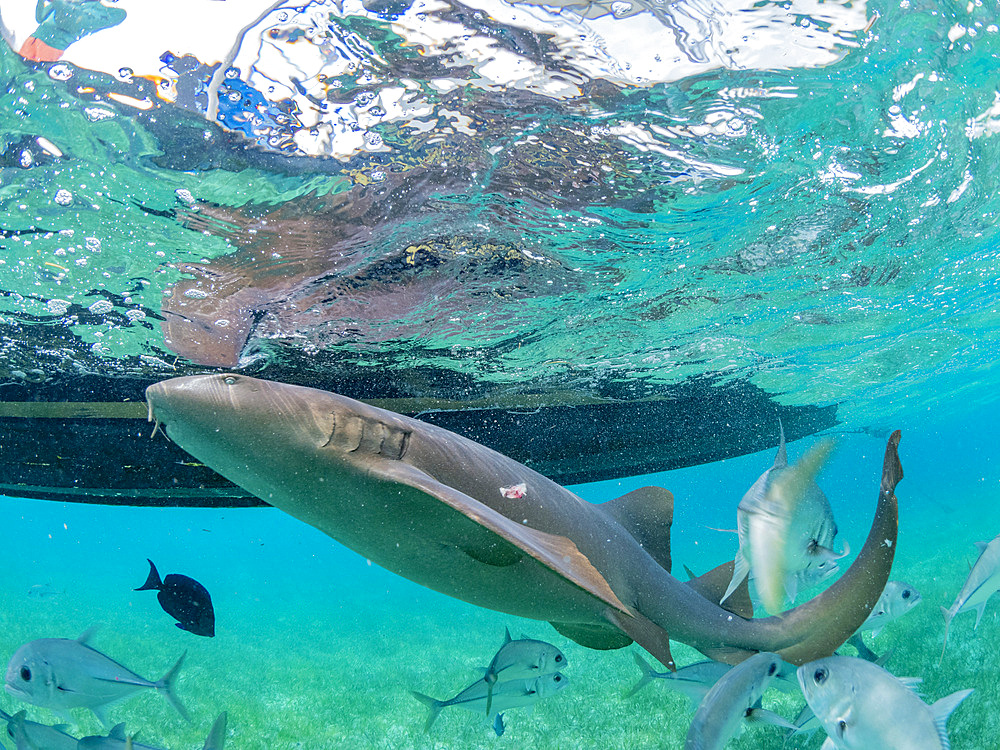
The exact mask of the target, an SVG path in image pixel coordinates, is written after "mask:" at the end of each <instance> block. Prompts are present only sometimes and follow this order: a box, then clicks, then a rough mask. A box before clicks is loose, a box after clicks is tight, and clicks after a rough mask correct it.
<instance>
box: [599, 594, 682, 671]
mask: <svg viewBox="0 0 1000 750" xmlns="http://www.w3.org/2000/svg"><path fill="white" fill-rule="evenodd" d="M604 617H605V619H606V620H607V621H608V622H610V623H611V624H612V625H614V626H615V627H616V628H618V629H619V630H621V631H622V632H623V633H625V634H626V635H628V637H629V638H631V639H632V640H633V641H635V642H636V643H638V644H639V645H640V646H642V647H643V648H644V649H646V650H647V651H648V652H649V653H651V654H652V655H653V656H655V657H656V659H657V660H658V661H659V662H660V663H661V664H662V665H663V666H665V667H666V668H667V669H669V670H670V671H671V672H676V671H677V665H676V664H674V657H673V656H671V654H670V637H669V636H668V635H667V631H666V630H664V629H663V628H661V627H660V626H659V625H657V624H656V623H655V622H653V621H652V620H650V619H649V618H648V617H644V616H643V615H641V614H639V613H638V612H636V613H634V614H632V615H627V614H623V613H621V612H618V611H616V610H612V609H608V610H605V612H604Z"/></svg>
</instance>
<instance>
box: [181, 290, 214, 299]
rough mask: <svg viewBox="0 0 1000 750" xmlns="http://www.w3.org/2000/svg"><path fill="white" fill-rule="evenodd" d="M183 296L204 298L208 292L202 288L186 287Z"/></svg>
mask: <svg viewBox="0 0 1000 750" xmlns="http://www.w3.org/2000/svg"><path fill="white" fill-rule="evenodd" d="M184 296H185V297H190V298H191V299H205V297H207V296H208V292H206V291H205V290H204V289H188V290H187V291H186V292H184Z"/></svg>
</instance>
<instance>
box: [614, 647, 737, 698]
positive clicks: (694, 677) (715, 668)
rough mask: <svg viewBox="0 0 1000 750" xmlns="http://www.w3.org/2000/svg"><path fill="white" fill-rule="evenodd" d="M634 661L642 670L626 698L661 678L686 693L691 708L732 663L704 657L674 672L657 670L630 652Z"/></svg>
mask: <svg viewBox="0 0 1000 750" xmlns="http://www.w3.org/2000/svg"><path fill="white" fill-rule="evenodd" d="M632 656H633V658H634V659H635V663H636V664H638V665H639V669H640V670H642V677H640V678H639V681H638V682H637V683H635V685H633V686H632V689H631V690H629V692H628V694H627V695H626V696H625V697H626V698H630V697H631V696H633V695H635V694H636V693H638V692H639V691H640V690H642V689H643V688H644V687H646V685H648V684H649V683H651V682H652V681H653V680H663V684H664V685H666V686H667V687H669V688H670V689H671V690H676V691H677V692H678V693H680V694H682V695H686V696H687V697H688V698H689V699H690V701H691V709H692V710H694V709H696V708H698V704H699V703H701V700H702V698H704V697H705V694H706V693H707V692H708V691H709V690H711V689H712V685H714V684H715V683H716V682H718V681H719V679H720V678H721V677H722V676H723V675H724V674H726V672H728V671H729V670H730V669H732V665H730V664H724V663H723V662H720V661H714V660H712V659H706V660H705V661H699V662H695V663H694V664H689V665H687V666H686V667H680V668H679V669H678V670H677V671H676V672H657V671H656V670H655V669H653V667H652V665H651V664H650V663H649V662H648V661H646V660H645V659H643V658H642V657H641V656H640V655H639V654H637V653H635V652H632Z"/></svg>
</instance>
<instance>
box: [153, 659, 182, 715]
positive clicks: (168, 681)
mask: <svg viewBox="0 0 1000 750" xmlns="http://www.w3.org/2000/svg"><path fill="white" fill-rule="evenodd" d="M185 656H187V651H185V652H184V653H183V654H181V658H180V659H178V660H177V662H176V663H175V664H174V666H172V667H171V668H170V671H169V672H167V673H166V674H165V675H163V677H161V678H160V679H159V680H158V681H157V682H156V684H155V687H156V689H157V690H159V691H160V692H162V693H163V697H164V698H166V699H167V703H169V704H170V705H171V706H173V707H174V708H175V709H176V710H177V713H179V714H180V715H181V717H183V719H184V721H187V722H190V721H191V715H190V714H189V713H188V712H187V709H186V708H184V704H183V703H181V702H180V700H179V699H178V698H177V695H176V694H175V693H174V681H175V680H176V679H177V675H178V673H179V672H180V671H181V665H182V664H183V663H184V657H185Z"/></svg>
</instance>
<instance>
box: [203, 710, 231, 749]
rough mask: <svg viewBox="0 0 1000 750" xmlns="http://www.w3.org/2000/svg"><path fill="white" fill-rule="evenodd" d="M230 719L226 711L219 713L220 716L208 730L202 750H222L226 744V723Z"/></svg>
mask: <svg viewBox="0 0 1000 750" xmlns="http://www.w3.org/2000/svg"><path fill="white" fill-rule="evenodd" d="M228 721H229V717H228V715H227V714H226V712H225V711H223V712H222V713H221V714H219V718H217V719H216V720H215V723H214V724H212V728H211V729H210V730H208V737H206V738H205V745H204V747H202V750H222V746H223V745H225V744H226V724H227V723H228Z"/></svg>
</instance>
